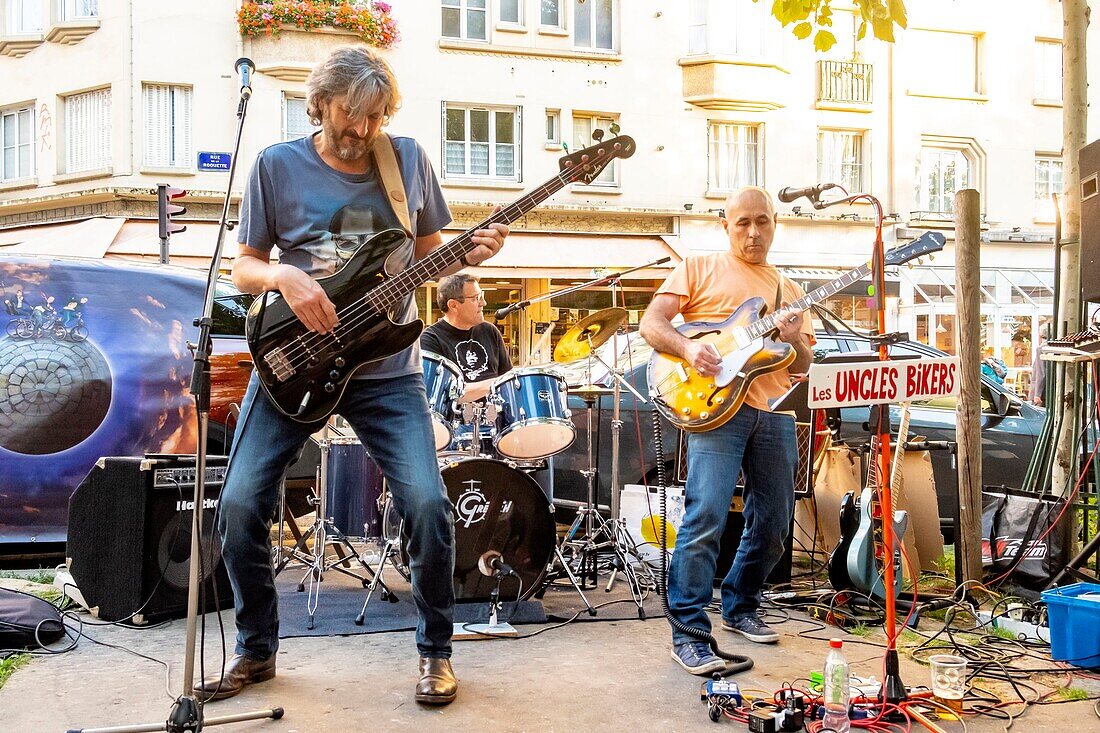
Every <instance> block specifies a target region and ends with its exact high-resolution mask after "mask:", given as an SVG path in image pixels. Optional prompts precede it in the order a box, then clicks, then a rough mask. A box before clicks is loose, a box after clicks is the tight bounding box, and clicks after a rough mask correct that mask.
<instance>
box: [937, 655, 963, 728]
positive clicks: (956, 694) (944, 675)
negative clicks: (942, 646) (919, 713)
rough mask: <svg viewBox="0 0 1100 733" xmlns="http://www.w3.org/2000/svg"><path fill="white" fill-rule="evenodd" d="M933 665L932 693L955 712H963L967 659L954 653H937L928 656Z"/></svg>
mask: <svg viewBox="0 0 1100 733" xmlns="http://www.w3.org/2000/svg"><path fill="white" fill-rule="evenodd" d="M928 663H929V664H931V665H932V694H933V695H934V696H935V697H936V699H937V700H938V701H939V702H941V703H943V704H944V705H946V706H947V707H949V708H951V709H952V710H953V711H955V712H957V713H958V712H962V700H963V695H964V694H965V693H966V659H965V658H963V657H957V656H955V655H954V654H935V655H933V656H931V657H929V658H928Z"/></svg>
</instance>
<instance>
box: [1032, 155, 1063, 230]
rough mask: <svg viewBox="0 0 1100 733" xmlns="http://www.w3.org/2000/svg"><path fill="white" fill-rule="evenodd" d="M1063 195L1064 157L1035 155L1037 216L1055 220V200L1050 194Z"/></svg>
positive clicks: (1046, 219)
mask: <svg viewBox="0 0 1100 733" xmlns="http://www.w3.org/2000/svg"><path fill="white" fill-rule="evenodd" d="M1052 193H1056V194H1058V195H1059V196H1061V195H1062V158H1061V157H1059V156H1055V155H1036V156H1035V217H1036V218H1037V219H1043V220H1045V221H1054V202H1052V201H1051V200H1050V195H1051V194H1052Z"/></svg>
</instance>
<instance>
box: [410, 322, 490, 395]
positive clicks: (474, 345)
mask: <svg viewBox="0 0 1100 733" xmlns="http://www.w3.org/2000/svg"><path fill="white" fill-rule="evenodd" d="M420 348H421V350H422V351H434V352H435V353H437V354H439V355H440V356H442V357H444V358H447V359H450V360H451V361H453V362H454V363H455V364H457V365H458V368H459V369H461V370H462V378H463V379H465V380H466V381H467V382H480V381H482V380H483V379H491V378H493V377H499V376H500V375H501V374H504V373H506V372H508V371H510V370H511V369H512V361H511V359H509V357H508V348H507V347H506V346H505V345H504V338H503V337H502V336H501V335H500V331H498V330H497V328H496V326H494V325H493V324H491V323H488V322H483V323H479V324H477V325H476V326H474V327H473V328H470V329H467V330H463V329H460V328H455V327H454V326H452V325H451V324H449V323H447V321H446V320H445V319H443V318H440V319H439V320H438V321H436V322H435V323H433V324H432V325H431V326H429V327H428V328H427V329H425V330H424V333H422V334H421V335H420Z"/></svg>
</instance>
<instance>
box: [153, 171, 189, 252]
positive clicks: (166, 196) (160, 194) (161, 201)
mask: <svg viewBox="0 0 1100 733" xmlns="http://www.w3.org/2000/svg"><path fill="white" fill-rule="evenodd" d="M186 195H187V191H185V190H183V189H182V188H176V187H175V186H169V185H168V184H167V183H158V184H157V226H158V234H159V236H160V238H161V239H167V238H168V235H169V234H177V233H179V232H185V231H187V226H186V225H184V224H175V223H173V222H172V217H173V216H175V215H177V214H186V213H187V208H186V207H184V206H179V205H178V204H173V203H169V202H170V201H171V200H172V199H178V198H180V197H182V196H186Z"/></svg>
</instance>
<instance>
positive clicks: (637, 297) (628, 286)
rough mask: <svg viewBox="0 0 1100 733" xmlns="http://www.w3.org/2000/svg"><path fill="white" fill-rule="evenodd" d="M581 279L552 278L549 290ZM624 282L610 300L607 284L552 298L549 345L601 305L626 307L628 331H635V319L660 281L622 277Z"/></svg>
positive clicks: (642, 310) (565, 286)
mask: <svg viewBox="0 0 1100 733" xmlns="http://www.w3.org/2000/svg"><path fill="white" fill-rule="evenodd" d="M583 282H584V281H583V280H551V281H550V290H551V292H553V291H555V290H563V289H565V288H569V287H573V286H576V285H580V284H582V283H583ZM623 282H624V285H622V286H621V287H616V288H615V294H614V299H612V289H611V288H610V287H606V286H605V287H594V288H586V289H585V290H578V291H577V292H575V293H569V294H568V295H562V296H560V297H557V298H553V299H551V300H550V315H551V318H552V319H553V324H554V333H553V335H552V336H551V344H553V345H555V346H556V345H557V343H558V340H559V339H561V337H562V336H563V335H564V334H565V333H566V331H568V330H569V328H570V327H571V326H572V325H573V324H575V323H576V322H577V321H579V320H581V319H582V318H584V317H585V316H588V315H590V314H592V313H595V312H597V311H600V310H603V309H604V308H610V307H612V305H615V306H618V307H621V308H626V311H627V316H628V320H627V324H628V327H629V329H630V330H631V331H635V330H637V328H638V321H639V320H641V317H642V314H643V313H645V309H646V307H648V306H649V303H650V301H651V300H653V293H654V292H655V291H656V290H657V288H658V286H660V284H661V283H662V282H663V281H662V280H624V281H623Z"/></svg>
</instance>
